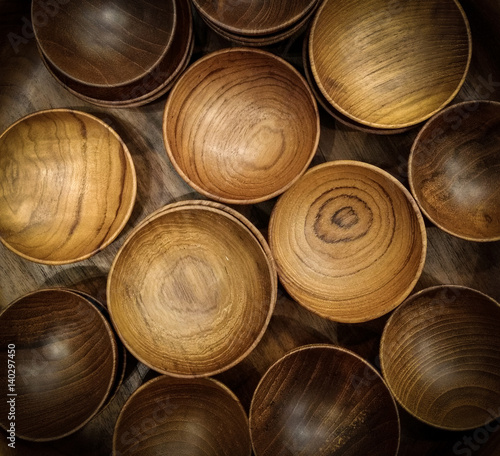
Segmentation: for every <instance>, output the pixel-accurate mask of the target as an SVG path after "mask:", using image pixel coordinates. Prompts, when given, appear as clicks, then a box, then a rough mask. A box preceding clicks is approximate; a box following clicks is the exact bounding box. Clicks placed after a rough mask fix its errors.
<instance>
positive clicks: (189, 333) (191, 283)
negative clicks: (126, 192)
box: [107, 204, 277, 377]
mask: <svg viewBox="0 0 500 456" xmlns="http://www.w3.org/2000/svg"><path fill="white" fill-rule="evenodd" d="M276 287H277V279H276V271H275V269H274V264H273V262H272V260H271V259H270V258H269V256H268V255H267V254H266V252H265V251H264V249H263V247H262V245H261V242H259V240H258V239H257V238H256V236H255V235H254V233H252V231H250V230H249V229H248V228H247V227H246V226H245V225H244V224H243V223H242V222H241V221H239V220H238V219H237V218H236V217H233V216H231V215H230V214H229V213H228V212H226V211H224V210H221V209H218V208H217V207H210V206H207V205H202V204H200V205H195V204H191V205H185V204H181V205H173V206H172V207H170V208H164V209H161V210H160V211H159V212H158V213H157V214H156V215H154V216H153V217H150V218H149V219H148V220H147V221H146V222H145V223H143V224H141V225H139V227H138V228H137V229H136V230H135V231H134V232H133V233H132V234H131V235H130V237H129V238H128V240H127V241H126V242H125V244H124V245H123V247H122V249H121V250H120V252H119V253H118V255H117V257H116V259H115V261H114V263H113V265H112V267H111V271H110V274H109V278H108V289H107V296H108V306H109V310H110V314H111V318H112V321H113V323H114V325H115V328H116V330H117V331H118V334H119V335H120V337H121V339H122V340H123V342H124V343H125V345H126V346H127V348H128V349H129V350H130V352H131V353H133V354H134V356H136V358H138V359H139V360H141V361H142V362H144V363H145V364H147V365H148V366H150V367H152V368H153V369H155V370H157V371H158V372H162V373H167V374H171V375H174V376H179V377H197V376H208V375H212V374H215V373H219V372H222V371H224V370H227V369H228V368H229V367H231V366H233V365H235V364H237V363H238V362H239V361H241V360H242V359H243V358H244V357H245V356H246V355H247V354H248V353H249V352H250V351H251V350H252V349H253V348H254V347H255V345H256V344H257V343H258V342H259V340H260V339H261V338H262V335H263V333H264V332H265V330H266V327H267V325H268V323H269V319H270V318H271V314H272V311H273V308H274V305H275V301H276Z"/></svg>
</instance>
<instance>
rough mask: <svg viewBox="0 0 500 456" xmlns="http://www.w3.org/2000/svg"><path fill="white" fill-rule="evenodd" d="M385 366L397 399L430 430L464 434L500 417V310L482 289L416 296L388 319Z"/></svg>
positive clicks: (446, 288) (382, 351) (383, 353)
mask: <svg viewBox="0 0 500 456" xmlns="http://www.w3.org/2000/svg"><path fill="white" fill-rule="evenodd" d="M380 361H381V364H382V372H383V374H384V377H385V379H386V381H387V384H388V386H389V388H390V389H391V390H392V392H393V394H394V396H395V397H396V399H397V400H398V402H399V403H400V404H401V405H402V406H403V407H404V408H405V409H406V410H407V411H408V412H410V413H411V414H412V415H414V416H415V417H417V418H418V419H420V420H422V421H424V422H425V423H427V424H429V425H431V426H435V427H438V428H443V429H448V430H454V431H463V430H466V429H474V428H477V427H480V426H484V425H486V424H488V423H489V422H490V421H492V420H494V419H496V418H498V417H499V416H500V412H499V410H500V306H499V304H498V303H497V302H495V301H494V300H493V299H491V298H490V297H488V296H486V295H484V294H482V293H480V292H478V291H475V290H472V289H470V288H465V287H459V286H451V285H450V286H438V287H433V288H428V289H426V290H423V291H421V292H419V293H417V294H415V295H413V296H411V297H410V298H409V299H408V300H407V301H406V302H405V303H404V304H402V305H401V307H399V308H398V309H396V311H395V312H394V313H393V314H392V315H391V318H390V319H389V321H388V322H387V325H386V327H385V329H384V332H383V335H382V340H381V344H380Z"/></svg>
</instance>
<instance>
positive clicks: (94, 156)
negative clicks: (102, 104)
mask: <svg viewBox="0 0 500 456" xmlns="http://www.w3.org/2000/svg"><path fill="white" fill-rule="evenodd" d="M0 181H1V182H2V184H3V185H2V187H1V189H0V240H1V241H2V242H3V243H4V244H5V245H6V246H7V247H8V248H9V249H11V250H12V251H14V252H15V253H17V254H18V255H21V256H22V257H24V258H27V259H29V260H31V261H37V262H40V263H45V264H63V263H71V262H74V261H79V260H83V259H85V258H88V257H90V256H91V255H93V254H95V253H97V252H98V251H100V250H102V249H103V248H105V247H106V246H107V245H109V244H110V243H111V242H112V241H113V240H114V239H115V238H116V237H117V236H118V234H119V233H120V231H121V230H122V229H123V227H124V226H125V224H126V223H127V221H128V219H129V217H130V214H131V212H132V209H133V206H134V203H135V197H136V187H137V183H136V176H135V168H134V164H133V161H132V157H131V155H130V153H129V151H128V149H127V146H126V145H125V144H124V142H123V141H122V140H121V139H120V137H119V136H118V135H117V134H116V133H115V132H114V131H113V130H112V129H111V128H110V127H109V126H108V125H107V124H105V123H104V122H102V121H101V120H99V119H97V118H96V117H94V116H91V115H89V114H86V113H83V112H79V111H73V110H69V109H53V110H49V111H39V112H36V113H34V114H30V115H28V116H26V117H24V118H22V119H20V120H19V121H17V122H16V123H14V124H13V125H11V126H10V127H9V128H8V129H7V130H6V131H5V132H4V133H3V134H2V136H0Z"/></svg>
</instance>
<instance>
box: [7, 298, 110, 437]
mask: <svg viewBox="0 0 500 456" xmlns="http://www.w3.org/2000/svg"><path fill="white" fill-rule="evenodd" d="M0 325H1V327H2V332H1V336H0V341H1V344H2V346H3V347H4V350H2V351H1V353H0V360H1V361H2V363H3V364H2V365H3V366H5V368H4V369H2V370H1V373H0V379H1V382H2V385H5V386H4V387H3V391H5V392H6V394H4V400H2V401H1V405H0V412H1V416H0V425H1V426H2V427H3V428H5V429H7V426H8V411H9V409H8V404H7V402H6V400H7V399H10V398H11V397H10V396H8V394H9V393H14V394H17V396H15V404H16V405H15V410H16V412H15V421H16V435H17V436H18V437H20V438H23V439H27V440H34V441H48V440H55V439H59V438H62V437H65V436H67V435H69V434H72V433H73V432H76V431H77V430H78V429H80V428H82V427H83V426H84V425H85V424H86V423H88V422H89V421H90V420H91V419H92V417H94V416H95V415H96V413H97V412H98V411H99V410H100V409H101V407H102V406H103V405H104V404H105V402H106V400H107V398H108V396H109V394H110V392H111V389H112V386H113V382H114V380H115V376H116V371H117V363H118V360H117V357H118V351H117V345H116V341H115V338H114V336H113V332H112V330H111V326H110V325H109V324H108V322H107V321H106V319H105V318H104V317H103V315H102V314H101V312H99V310H98V309H97V308H96V307H95V306H93V305H92V304H91V303H90V302H89V301H88V300H87V299H85V298H84V297H82V296H80V295H78V294H76V293H74V292H71V291H69V290H62V289H45V290H40V291H37V292H34V293H31V294H28V295H25V296H23V297H22V298H20V299H18V300H16V301H14V302H13V303H12V304H11V305H10V306H8V307H7V308H6V309H4V310H3V312H2V313H1V314H0ZM10 344H12V346H11V345H10ZM14 346H15V348H13V349H12V350H13V351H8V348H11V347H14ZM12 353H14V354H12ZM9 359H10V360H13V361H14V362H15V365H14V366H15V375H14V377H15V381H14V382H13V383H11V382H9V381H8V379H11V378H12V376H8V373H11V372H10V371H8V370H7V363H8V360H9ZM9 385H11V386H13V388H14V390H13V391H8V390H7V391H6V389H7V387H8V386H9Z"/></svg>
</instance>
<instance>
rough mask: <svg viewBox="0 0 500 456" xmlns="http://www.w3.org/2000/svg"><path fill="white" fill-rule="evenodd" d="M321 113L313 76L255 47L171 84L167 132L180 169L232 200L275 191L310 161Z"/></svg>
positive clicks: (199, 185) (222, 54)
mask: <svg viewBox="0 0 500 456" xmlns="http://www.w3.org/2000/svg"><path fill="white" fill-rule="evenodd" d="M319 133H320V128H319V115H318V110H317V106H316V102H315V100H314V96H313V95H312V93H311V91H310V89H309V87H308V86H307V82H306V81H305V79H304V78H303V77H302V76H301V75H300V74H299V73H298V72H297V71H296V70H295V69H294V68H293V67H292V66H291V65H290V64H288V63H287V62H285V61H284V60H282V59H281V58H279V57H276V56H274V55H273V54H271V53H269V52H265V51H261V50H256V49H250V48H233V49H224V50H222V51H217V52H214V53H211V54H209V55H207V56H205V57H203V58H201V59H200V60H198V61H197V62H195V63H194V64H193V65H191V66H190V67H189V68H188V69H187V70H186V72H185V73H184V74H183V75H182V76H181V78H180V79H179V80H178V81H177V83H176V84H175V86H174V87H173V89H172V91H171V92H170V95H169V98H168V100H167V104H166V106H165V114H164V120H163V137H164V140H165V147H166V149H167V153H168V156H169V158H170V160H171V161H172V163H173V165H174V167H175V169H176V170H177V172H178V173H179V174H180V175H181V177H183V178H184V180H186V182H187V183H188V184H189V185H191V186H192V187H193V188H194V189H195V190H197V191H198V192H200V193H202V194H204V195H205V196H208V197H209V198H211V199H215V200H218V201H222V202H225V203H230V204H251V203H257V202H260V201H264V200H266V199H270V198H272V197H274V196H276V195H278V194H280V193H282V192H283V191H285V190H286V189H287V188H289V187H290V186H291V185H292V183H293V182H294V181H296V180H297V179H298V178H299V176H300V175H301V174H303V173H304V172H305V170H306V169H307V167H308V166H309V164H310V162H311V160H312V157H313V156H314V154H315V152H316V148H317V146H318V142H319Z"/></svg>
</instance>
